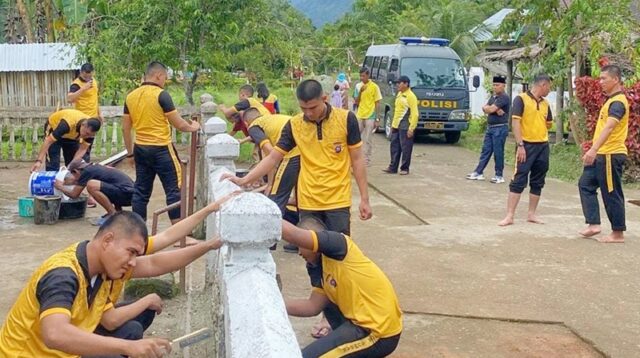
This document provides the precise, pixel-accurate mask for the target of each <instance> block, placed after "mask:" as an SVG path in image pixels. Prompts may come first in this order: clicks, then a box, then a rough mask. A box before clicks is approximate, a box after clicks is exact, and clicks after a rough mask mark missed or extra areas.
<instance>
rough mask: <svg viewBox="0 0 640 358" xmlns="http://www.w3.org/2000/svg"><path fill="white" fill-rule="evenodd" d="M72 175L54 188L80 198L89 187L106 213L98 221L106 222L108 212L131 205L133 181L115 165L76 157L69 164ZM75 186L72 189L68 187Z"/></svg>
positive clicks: (97, 222) (109, 213)
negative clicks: (90, 161)
mask: <svg viewBox="0 0 640 358" xmlns="http://www.w3.org/2000/svg"><path fill="white" fill-rule="evenodd" d="M67 169H68V170H69V174H67V177H65V179H64V182H63V181H62V180H56V183H55V184H54V185H55V187H56V188H57V189H58V190H60V191H62V192H63V193H64V194H66V195H67V196H68V197H70V198H74V199H75V198H77V197H79V196H80V193H82V191H83V190H84V188H85V187H86V188H87V192H88V193H89V195H91V196H92V197H93V198H94V199H95V200H96V201H97V202H98V204H100V206H102V207H103V208H104V210H105V211H106V212H107V213H106V214H105V215H104V216H102V217H101V218H100V219H98V220H97V221H96V222H95V225H97V226H100V225H102V224H104V222H105V221H106V220H107V217H108V216H109V215H113V214H114V213H115V212H116V211H120V210H122V207H124V206H131V198H132V197H133V180H131V178H129V176H128V175H127V174H125V173H123V172H121V171H120V170H118V169H116V168H111V167H107V166H104V165H100V164H94V163H86V162H85V161H84V160H82V159H77V160H74V161H72V162H71V163H69V167H68V168H67ZM65 185H73V189H67V188H65Z"/></svg>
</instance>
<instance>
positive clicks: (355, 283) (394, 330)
mask: <svg viewBox="0 0 640 358" xmlns="http://www.w3.org/2000/svg"><path fill="white" fill-rule="evenodd" d="M312 234H313V237H314V250H313V251H314V252H320V253H321V254H322V255H321V257H322V278H321V282H322V285H321V286H322V287H321V288H319V287H314V291H315V292H318V293H322V294H324V295H326V296H327V298H328V299H329V301H331V302H333V303H334V304H336V305H337V306H338V308H340V312H342V314H343V315H344V316H345V318H347V319H348V320H350V321H351V322H353V323H354V324H356V325H358V326H360V327H364V328H368V329H370V330H371V332H372V334H374V335H375V336H376V337H378V338H387V337H391V336H395V335H397V334H399V333H400V332H402V311H401V310H400V305H399V303H398V297H397V296H396V292H395V290H394V289H393V285H392V284H391V282H390V281H389V279H388V278H387V276H386V275H385V274H384V272H382V270H381V269H380V268H379V267H378V265H376V264H375V263H374V262H373V261H371V260H370V259H369V258H368V257H366V256H365V255H364V254H363V253H362V251H361V250H360V248H359V247H358V246H357V245H356V244H355V243H354V242H353V240H351V238H349V237H348V236H346V235H343V234H340V233H337V232H330V231H321V232H317V233H316V232H314V231H312ZM312 282H317V280H313V279H312Z"/></svg>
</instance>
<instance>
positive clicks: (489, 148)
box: [467, 76, 511, 184]
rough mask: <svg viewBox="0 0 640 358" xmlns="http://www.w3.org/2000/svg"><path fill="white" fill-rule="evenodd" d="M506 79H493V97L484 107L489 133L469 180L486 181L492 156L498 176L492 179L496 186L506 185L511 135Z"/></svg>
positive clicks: (498, 77)
mask: <svg viewBox="0 0 640 358" xmlns="http://www.w3.org/2000/svg"><path fill="white" fill-rule="evenodd" d="M505 82H506V78H505V77H503V76H495V77H493V96H491V98H489V102H487V104H485V105H484V106H482V111H483V112H484V113H486V114H487V131H486V132H485V134H484V143H483V145H482V152H481V153H480V162H479V163H478V166H477V167H476V169H475V170H474V171H473V173H471V174H469V175H467V179H469V180H484V175H482V172H483V171H484V168H486V167H487V164H489V160H490V159H491V154H493V156H494V160H495V163H496V176H494V177H493V178H491V182H492V183H495V184H500V183H504V178H503V176H502V171H503V169H504V143H505V141H506V140H507V135H508V134H509V117H508V116H509V107H510V106H511V105H510V103H509V102H510V100H509V96H508V95H507V94H506V93H505V92H504V87H505Z"/></svg>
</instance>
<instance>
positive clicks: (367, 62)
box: [362, 56, 373, 69]
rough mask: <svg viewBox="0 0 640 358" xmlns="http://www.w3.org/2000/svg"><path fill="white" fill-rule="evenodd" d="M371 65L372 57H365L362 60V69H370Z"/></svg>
mask: <svg viewBox="0 0 640 358" xmlns="http://www.w3.org/2000/svg"><path fill="white" fill-rule="evenodd" d="M371 65H373V57H371V56H367V57H365V58H364V63H363V64H362V67H366V68H368V69H371Z"/></svg>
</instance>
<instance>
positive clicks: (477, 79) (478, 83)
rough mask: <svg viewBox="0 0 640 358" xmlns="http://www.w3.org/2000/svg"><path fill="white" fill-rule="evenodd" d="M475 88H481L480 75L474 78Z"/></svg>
mask: <svg viewBox="0 0 640 358" xmlns="http://www.w3.org/2000/svg"><path fill="white" fill-rule="evenodd" d="M473 87H475V88H478V87H480V76H478V75H475V76H473Z"/></svg>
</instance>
